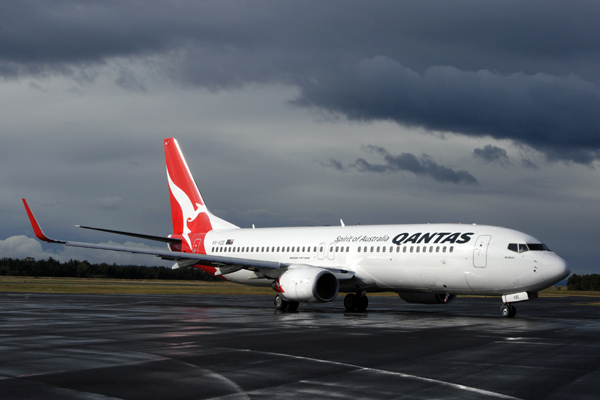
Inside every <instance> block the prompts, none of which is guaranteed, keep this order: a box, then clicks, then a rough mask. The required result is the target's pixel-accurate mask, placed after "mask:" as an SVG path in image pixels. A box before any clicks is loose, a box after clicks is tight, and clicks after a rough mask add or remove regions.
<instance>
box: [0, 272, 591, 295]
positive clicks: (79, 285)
mask: <svg viewBox="0 0 600 400" xmlns="http://www.w3.org/2000/svg"><path fill="white" fill-rule="evenodd" d="M0 292H29V293H82V294H85V293H89V294H221V295H227V294H229V295H273V294H274V293H275V292H274V291H273V289H271V288H270V287H254V286H245V285H239V284H236V283H232V282H226V281H223V282H207V281H175V280H133V279H131V280H128V279H102V278H49V277H23V276H0ZM539 295H540V297H566V296H594V297H599V296H600V292H588V291H574V290H562V289H561V290H557V289H556V288H550V289H546V290H543V291H541V292H540V294H539ZM369 296H378V297H379V296H381V297H396V296H398V295H397V294H396V293H390V292H388V293H369ZM460 297H484V296H460ZM492 297H497V296H492Z"/></svg>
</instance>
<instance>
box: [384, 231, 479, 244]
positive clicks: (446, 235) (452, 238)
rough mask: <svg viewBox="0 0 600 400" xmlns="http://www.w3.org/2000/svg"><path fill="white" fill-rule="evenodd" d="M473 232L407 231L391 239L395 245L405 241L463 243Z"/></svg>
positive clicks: (467, 240)
mask: <svg viewBox="0 0 600 400" xmlns="http://www.w3.org/2000/svg"><path fill="white" fill-rule="evenodd" d="M474 234H475V233H474V232H467V233H460V232H455V233H452V232H434V233H429V232H427V233H421V232H418V233H414V234H412V235H411V234H410V233H407V232H404V233H401V234H399V235H396V236H395V237H394V238H393V239H392V243H394V244H396V245H401V244H403V243H404V244H406V243H415V244H419V243H456V244H463V243H468V242H469V241H470V240H471V235H474Z"/></svg>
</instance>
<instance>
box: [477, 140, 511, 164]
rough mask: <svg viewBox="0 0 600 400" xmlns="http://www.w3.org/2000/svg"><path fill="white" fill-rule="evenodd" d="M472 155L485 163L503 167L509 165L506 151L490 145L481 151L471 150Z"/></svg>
mask: <svg viewBox="0 0 600 400" xmlns="http://www.w3.org/2000/svg"><path fill="white" fill-rule="evenodd" d="M473 155H474V156H475V157H477V158H480V159H482V160H484V161H485V162H488V163H498V164H500V165H502V166H504V167H506V166H508V165H509V163H510V161H509V159H508V153H507V152H506V150H504V149H503V148H501V147H497V146H492V145H491V144H487V145H485V146H484V147H483V149H475V150H473Z"/></svg>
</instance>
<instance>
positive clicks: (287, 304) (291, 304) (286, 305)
mask: <svg viewBox="0 0 600 400" xmlns="http://www.w3.org/2000/svg"><path fill="white" fill-rule="evenodd" d="M273 304H275V308H276V309H278V310H281V311H296V310H297V309H298V306H299V305H300V303H298V302H297V301H287V300H284V299H283V297H281V296H280V295H277V296H275V300H273Z"/></svg>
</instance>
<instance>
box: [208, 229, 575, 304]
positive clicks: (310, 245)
mask: <svg viewBox="0 0 600 400" xmlns="http://www.w3.org/2000/svg"><path fill="white" fill-rule="evenodd" d="M511 243H512V244H516V245H517V249H518V248H519V247H518V246H519V245H520V244H523V245H524V244H540V241H539V240H537V239H535V238H534V237H532V236H530V235H527V234H525V233H522V232H518V231H515V230H511V229H506V228H501V227H495V226H485V225H462V224H419V225H370V226H343V227H342V226H340V227H299V228H262V229H231V230H219V231H211V232H208V233H207V234H206V237H205V239H204V248H205V250H206V254H209V255H215V256H227V257H237V258H244V259H256V260H267V261H276V262H280V263H283V264H292V265H309V266H316V267H319V266H321V267H331V268H339V269H345V270H348V271H353V272H354V273H355V278H354V279H352V280H351V281H349V282H344V281H343V280H342V281H340V285H341V287H340V290H341V291H355V290H364V291H370V292H373V291H375V292H377V291H393V292H429V293H452V294H481V295H502V294H506V293H517V292H526V291H527V292H536V291H539V290H542V289H544V288H546V287H549V286H551V285H553V284H555V283H557V282H559V281H560V280H562V279H564V278H565V277H566V276H568V274H569V269H568V266H567V264H566V263H565V262H564V260H562V259H561V258H560V257H558V256H557V255H556V254H554V253H553V252H551V251H549V250H537V251H529V250H524V251H522V252H518V251H513V250H510V249H509V244H511ZM513 247H514V246H513ZM521 248H522V249H523V247H521ZM525 249H526V248H525ZM290 267H291V266H290ZM277 273H278V274H280V273H281V271H278V272H277ZM273 278H274V276H268V275H263V274H261V273H255V272H253V271H249V270H240V271H237V272H234V273H230V274H227V275H226V279H228V280H230V281H233V282H237V283H242V284H248V285H256V286H269V285H271V283H272V279H273Z"/></svg>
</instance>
